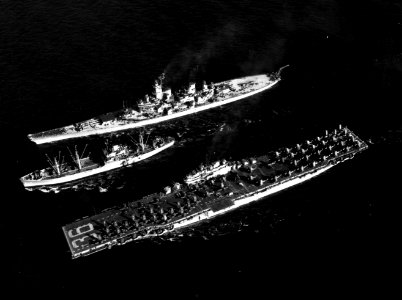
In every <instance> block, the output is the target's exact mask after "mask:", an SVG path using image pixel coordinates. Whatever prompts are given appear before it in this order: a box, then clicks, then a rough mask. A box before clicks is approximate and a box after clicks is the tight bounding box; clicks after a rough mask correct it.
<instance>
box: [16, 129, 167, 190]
mask: <svg viewBox="0 0 402 300" xmlns="http://www.w3.org/2000/svg"><path fill="white" fill-rule="evenodd" d="M130 138H131V139H132V140H133V143H134V144H135V146H136V147H130V146H128V145H124V144H115V145H113V146H111V151H109V153H107V154H106V157H105V158H104V160H103V161H102V162H100V163H95V162H94V161H93V160H92V159H91V158H90V157H89V156H88V157H83V156H84V152H85V149H86V147H87V146H86V147H85V148H84V151H83V152H82V153H81V155H80V154H79V153H78V151H77V147H75V151H74V154H73V153H72V151H71V150H70V149H69V148H67V149H68V150H69V152H70V155H71V161H72V162H73V164H72V165H71V164H69V163H66V162H64V157H63V159H62V160H61V157H60V152H59V157H54V158H53V159H50V157H49V156H48V155H46V157H47V160H48V163H49V165H50V167H48V168H45V169H41V170H36V171H34V172H31V173H29V174H27V175H25V176H23V177H21V178H20V180H21V182H22V184H23V185H24V187H25V189H27V190H32V189H36V188H40V187H44V186H56V185H59V184H64V183H68V182H72V181H76V180H79V179H83V178H86V177H89V176H93V175H96V174H100V173H104V172H107V171H110V170H114V169H118V168H123V167H126V166H130V165H132V164H134V163H137V162H139V161H142V160H145V159H147V158H150V157H151V156H154V155H156V154H158V153H160V152H162V151H163V150H165V149H167V148H169V147H171V146H173V144H174V142H175V140H174V139H173V138H171V137H168V138H160V137H156V138H154V139H153V140H152V143H147V140H148V139H147V140H145V141H144V136H143V134H142V133H140V135H139V137H138V141H137V140H135V139H134V138H132V137H131V136H130ZM148 138H149V136H148Z"/></svg>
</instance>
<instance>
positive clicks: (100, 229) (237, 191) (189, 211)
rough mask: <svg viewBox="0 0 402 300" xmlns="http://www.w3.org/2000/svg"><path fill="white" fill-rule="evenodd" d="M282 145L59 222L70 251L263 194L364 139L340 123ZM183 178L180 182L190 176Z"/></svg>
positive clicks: (87, 250)
mask: <svg viewBox="0 0 402 300" xmlns="http://www.w3.org/2000/svg"><path fill="white" fill-rule="evenodd" d="M285 149H286V150H285ZM285 149H280V150H279V151H277V152H275V153H273V152H272V153H269V154H267V155H264V156H261V157H258V158H250V159H246V160H242V161H241V162H226V161H224V162H221V163H216V164H215V165H211V166H209V167H207V168H206V169H205V168H204V169H200V170H199V171H198V173H197V174H195V175H194V174H192V175H191V176H192V177H191V178H197V181H196V182H195V181H194V180H193V181H191V183H189V184H184V185H183V186H181V185H180V184H175V185H174V187H173V189H170V188H165V193H160V194H152V195H149V196H146V197H144V198H142V199H139V200H138V201H133V202H129V203H128V204H126V205H125V206H124V207H123V208H121V207H120V208H119V207H116V208H111V209H109V210H106V211H104V212H102V213H101V214H98V215H95V216H92V217H86V218H83V219H80V220H77V221H75V222H73V223H72V224H69V225H66V226H64V227H63V231H64V234H65V237H66V239H67V242H68V245H69V248H70V251H71V254H72V257H73V258H77V257H80V256H85V255H89V254H92V253H95V252H97V251H100V250H103V249H107V248H111V247H112V246H114V245H123V244H126V243H127V242H130V241H133V240H140V239H143V238H148V237H152V236H158V235H163V234H166V233H168V232H170V231H173V230H176V229H180V228H183V227H186V226H191V225H194V224H196V223H199V222H201V221H203V220H206V219H210V218H213V217H215V216H218V215H222V214H224V213H227V212H229V211H232V210H234V209H236V208H239V207H241V206H244V205H247V204H249V203H251V202H255V201H258V200H260V199H264V198H266V197H267V196H269V195H272V194H274V193H277V192H280V191H283V190H285V189H288V188H290V187H292V186H295V185H298V184H300V183H303V182H305V181H307V180H310V179H312V178H314V177H316V176H318V175H320V174H322V173H324V172H326V171H327V170H329V169H330V168H332V167H334V166H335V165H337V164H339V163H341V162H343V161H346V160H349V159H352V158H353V157H354V156H355V155H356V154H357V153H359V152H361V151H363V150H365V149H367V144H366V143H365V142H363V141H362V140H361V139H359V138H358V137H357V136H356V135H355V134H354V133H353V132H352V131H350V130H349V129H347V128H342V129H341V130H340V131H339V132H336V131H335V133H331V134H326V135H325V136H324V137H321V139H319V138H318V139H317V140H313V142H310V141H307V144H305V145H304V144H303V146H300V145H297V146H296V147H293V148H292V147H291V148H285ZM222 165H224V166H231V168H230V170H228V171H227V173H226V174H222V170H223V169H224V168H221V167H220V166H222ZM189 178H190V177H189V176H187V177H186V179H185V180H184V182H186V180H187V182H190V181H188V179H189Z"/></svg>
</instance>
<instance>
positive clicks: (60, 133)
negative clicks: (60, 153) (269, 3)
mask: <svg viewBox="0 0 402 300" xmlns="http://www.w3.org/2000/svg"><path fill="white" fill-rule="evenodd" d="M279 81H280V78H275V79H274V80H273V79H271V78H270V77H269V76H268V75H256V76H248V77H243V78H239V79H234V80H229V81H225V82H221V83H217V84H216V85H217V86H219V85H222V84H236V85H237V84H242V83H244V82H253V83H254V84H255V86H256V87H255V89H253V90H252V91H249V92H247V93H244V94H238V95H236V94H232V95H228V96H223V97H216V98H215V102H212V103H206V104H201V105H199V106H196V107H193V108H189V109H186V110H183V111H178V112H174V113H172V114H168V115H160V116H157V117H153V118H147V119H143V120H129V119H121V118H120V119H116V120H115V121H114V122H113V124H110V125H109V124H108V125H105V126H102V125H94V126H92V127H90V126H87V127H86V128H84V129H81V130H79V131H77V130H75V127H74V126H73V125H70V126H66V127H62V128H57V129H53V130H49V131H44V132H40V133H35V134H29V135H28V137H29V138H30V139H31V140H32V141H33V142H35V143H36V144H43V143H52V142H56V141H60V140H66V139H72V138H79V137H85V136H90V135H100V134H106V133H112V132H117V131H122V130H127V129H133V128H137V127H143V126H146V125H152V124H157V123H160V122H164V121H169V120H172V119H175V118H180V117H183V116H186V115H190V114H194V113H198V112H201V111H204V110H207V109H211V108H214V107H218V106H221V105H225V104H229V103H232V102H235V101H239V100H241V99H244V98H247V97H250V96H253V95H255V94H258V93H261V92H263V91H265V90H268V89H270V88H271V87H273V86H274V85H275V84H277V83H278V82H279ZM115 114H116V115H118V112H116V113H115ZM95 122H96V120H95V119H91V120H87V121H84V122H82V123H83V124H91V123H95Z"/></svg>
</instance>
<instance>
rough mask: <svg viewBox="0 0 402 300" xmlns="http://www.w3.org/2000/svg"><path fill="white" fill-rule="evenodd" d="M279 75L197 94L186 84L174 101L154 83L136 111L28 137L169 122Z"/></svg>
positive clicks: (262, 86)
mask: <svg viewBox="0 0 402 300" xmlns="http://www.w3.org/2000/svg"><path fill="white" fill-rule="evenodd" d="M280 71H281V70H280ZM280 71H278V72H276V73H273V74H271V75H265V74H264V75H256V76H248V77H243V78H238V79H233V80H229V81H224V82H220V83H216V84H211V86H207V85H206V84H204V88H203V89H202V90H201V91H198V92H197V91H195V84H193V85H192V87H191V84H190V88H189V90H188V91H187V92H186V93H184V94H181V95H180V96H179V97H177V99H174V97H173V96H172V93H171V90H170V89H168V90H167V91H164V92H162V83H161V82H157V83H156V84H155V93H154V97H148V96H146V101H145V103H141V104H140V105H138V108H137V110H134V109H126V110H120V111H116V112H112V113H108V114H105V115H101V116H99V117H96V118H93V119H90V120H87V121H84V122H79V123H77V124H74V125H69V126H65V127H61V128H57V129H52V130H48V131H43V132H39V133H34V134H29V135H28V137H29V138H30V139H31V140H32V141H33V142H35V143H37V144H43V143H51V142H55V141H60V140H66V139H71V138H78V137H84V136H89V135H100V134H106V133H111V132H117V131H121V130H127V129H132V128H137V127H142V126H146V125H151V124H156V123H160V122H164V121H168V120H172V119H175V118H179V117H183V116H186V115H190V114H194V113H197V112H201V111H204V110H207V109H211V108H214V107H217V106H221V105H225V104H228V103H231V102H235V101H238V100H241V99H244V98H246V97H250V96H252V95H255V94H257V93H261V92H263V91H265V90H267V89H269V88H271V87H273V86H274V85H275V84H277V83H278V82H279V81H280V80H281V78H280Z"/></svg>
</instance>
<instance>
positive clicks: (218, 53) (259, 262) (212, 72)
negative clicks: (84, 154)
mask: <svg viewBox="0 0 402 300" xmlns="http://www.w3.org/2000/svg"><path fill="white" fill-rule="evenodd" d="M350 2H351V1H341V0H323V1H318V0H309V1H296V0H288V1H280V0H267V1H257V0H248V1H239V0H236V1H231V3H230V4H229V3H228V2H223V1H216V0H214V1H212V0H199V1H183V0H180V1H179V0H171V1H162V0H159V1H143V0H137V1H123V0H112V1H69V0H63V1H55V0H53V1H44V0H41V1H36V2H35V3H34V2H31V1H19V0H13V1H8V0H3V1H1V2H0V130H1V132H2V136H3V139H2V141H1V150H2V153H1V154H2V157H3V163H2V169H1V173H2V186H3V187H2V190H1V205H2V208H3V209H2V211H3V214H2V218H1V221H0V226H1V227H0V229H1V232H2V234H3V239H2V247H1V249H2V251H3V252H4V255H3V256H2V260H3V262H4V265H5V268H2V271H3V273H4V274H6V275H5V276H4V278H8V279H9V280H10V281H11V284H9V283H8V281H7V280H5V281H2V283H4V284H5V286H8V287H13V288H14V289H15V291H29V290H31V289H33V290H39V291H41V292H57V293H60V292H63V293H65V292H72V293H74V294H78V293H80V292H82V291H87V292H90V293H92V292H94V293H98V292H101V293H103V292H104V291H119V293H121V292H123V293H129V294H131V295H132V296H133V297H138V296H141V297H147V298H156V297H164V298H166V297H168V298H170V297H176V298H177V297H180V298H181V297H182V298H185V299H191V298H204V299H209V298H212V297H213V296H216V295H219V296H221V297H224V298H225V299H227V298H229V297H233V296H242V297H247V298H261V297H266V298H267V297H268V296H270V295H271V293H272V291H273V290H275V291H278V290H279V291H283V292H285V293H286V292H288V291H299V290H304V291H317V288H324V290H325V291H326V294H331V295H332V294H333V293H334V292H336V291H340V290H341V289H342V288H349V287H352V288H354V290H355V291H357V292H361V291H365V290H366V291H367V290H370V289H369V288H368V287H370V288H374V287H376V286H377V285H378V282H379V281H380V279H381V278H386V279H387V280H388V277H387V275H388V274H390V272H391V270H392V269H393V268H394V267H393V263H394V260H393V257H394V256H393V254H394V253H395V252H394V251H395V250H394V247H393V246H394V242H395V240H396V238H397V236H398V235H393V232H394V231H395V228H397V225H398V223H400V222H399V221H398V215H397V213H396V212H397V211H398V210H397V203H398V200H399V198H400V196H398V195H399V194H400V191H399V189H398V183H399V181H400V176H399V172H398V169H399V168H400V167H401V166H402V159H401V156H400V154H401V150H402V144H401V141H402V121H401V117H400V110H399V106H400V105H398V104H399V102H400V97H401V93H400V91H401V86H402V5H401V4H400V2H397V1H374V0H370V1H353V3H350ZM285 64H290V65H291V67H290V68H287V69H286V70H284V72H283V81H281V83H280V84H279V85H278V86H277V87H275V88H274V89H272V90H270V91H267V92H265V93H263V94H260V95H258V96H255V97H252V98H249V99H247V100H244V101H240V102H238V103H234V104H231V105H228V106H226V107H222V108H218V109H216V110H212V111H207V112H205V113H202V114H199V115H194V116H191V117H188V118H187V117H186V118H183V119H179V120H175V121H171V122H168V123H164V124H160V125H158V126H154V127H153V130H154V132H155V134H156V133H157V134H160V135H172V136H175V137H176V138H178V143H177V145H176V146H175V147H173V148H171V149H169V150H167V151H166V152H164V153H162V154H161V155H159V156H158V157H156V158H155V159H153V160H150V161H145V162H142V163H140V164H138V165H135V166H134V167H132V168H129V169H126V170H123V171H119V172H113V173H110V174H106V175H102V176H98V177H95V178H94V179H90V180H86V181H83V182H79V183H77V184H73V185H68V186H66V187H63V188H61V189H59V190H58V193H43V192H40V191H34V192H25V191H24V190H23V188H22V185H21V184H20V183H19V181H18V178H19V177H20V176H22V175H24V174H25V173H27V172H28V171H31V170H33V169H35V168H38V167H40V166H44V165H45V164H46V162H45V159H44V154H45V153H57V151H58V149H64V148H65V146H66V145H74V144H78V145H84V144H86V143H87V142H89V143H90V144H92V145H95V146H92V147H94V148H96V145H97V143H98V142H99V140H101V139H102V138H91V139H89V140H87V139H80V140H77V141H71V142H61V143H58V144H55V145H43V146H39V147H37V146H36V145H34V144H33V143H31V142H29V141H28V139H27V138H26V134H28V133H32V132H37V131H40V130H45V129H49V128H54V127H57V126H63V125H66V124H71V123H73V122H76V121H80V120H83V119H87V118H90V117H93V116H96V115H98V114H101V113H104V112H108V111H112V110H116V109H119V108H121V107H122V104H123V101H126V102H128V103H130V102H131V103H134V102H135V101H136V100H137V99H138V98H140V97H142V96H143V95H144V94H145V93H147V92H149V90H150V89H149V88H150V86H151V84H152V82H153V80H154V79H155V78H156V77H157V76H158V75H159V74H160V73H161V72H162V71H165V72H166V75H167V81H168V82H169V84H170V85H172V86H176V87H177V86H180V85H181V84H183V83H185V82H187V81H188V80H189V79H193V78H204V79H205V80H207V81H214V82H218V81H222V80H227V79H231V78H235V77H240V76H246V75H252V74H259V73H264V72H272V71H276V70H277V69H278V68H279V67H281V66H283V65H285ZM339 123H342V124H344V125H347V126H349V127H350V128H351V129H352V130H354V131H355V132H356V133H357V134H358V135H359V136H361V137H362V138H363V139H365V140H369V139H370V141H372V142H373V144H371V145H370V149H369V150H368V151H366V152H364V153H363V154H361V155H359V156H357V157H356V158H355V159H354V160H352V161H348V162H346V163H344V164H342V165H340V166H338V167H336V168H334V169H332V170H331V171H330V172H328V173H327V174H324V175H322V176H321V177H319V178H316V179H314V180H312V181H310V182H308V183H305V184H303V185H301V186H298V187H295V188H292V189H290V190H288V191H285V192H282V193H279V194H277V195H274V196H272V197H270V198H268V199H265V200H262V201H260V202H258V203H256V204H252V205H249V206H247V207H244V208H242V209H240V210H238V211H235V212H233V213H230V214H227V215H224V216H221V217H218V218H216V219H214V220H210V221H208V222H205V223H202V224H200V225H199V226H196V227H192V228H188V229H185V230H182V231H180V232H178V233H175V234H172V235H170V236H166V237H163V238H158V239H153V240H147V241H143V242H137V243H131V244H127V245H125V246H124V247H115V248H114V249H112V250H111V251H103V252H100V253H98V254H96V255H92V256H89V257H87V258H82V259H77V260H71V259H70V254H69V250H68V246H67V243H66V242H65V240H64V236H63V233H62V230H61V227H62V226H63V225H65V224H67V223H70V222H72V221H74V220H75V219H77V218H80V217H83V216H86V215H89V214H93V213H96V212H99V211H101V210H102V209H104V208H107V207H110V206H114V205H119V204H123V203H124V202H127V201H130V200H134V199H136V198H138V197H141V196H143V195H146V194H148V193H151V192H155V191H158V190H160V189H161V188H163V187H164V186H166V185H169V184H171V183H172V182H174V181H179V180H181V179H182V178H183V177H184V176H185V175H186V174H187V173H188V172H189V171H191V170H192V169H194V168H195V167H197V166H198V165H199V164H200V163H201V162H208V161H213V160H216V159H218V158H233V159H237V158H242V157H249V156H252V155H262V154H264V153H265V152H267V151H269V150H273V149H275V148H276V147H280V146H284V145H289V144H294V143H296V142H298V141H301V140H303V139H304V138H307V137H311V136H315V135H316V134H320V133H322V132H323V130H324V129H327V128H333V127H335V126H337V125H338V124H339ZM57 295H59V294H57Z"/></svg>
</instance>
